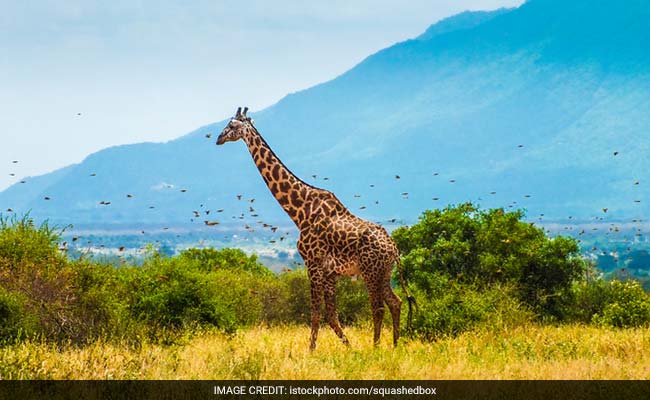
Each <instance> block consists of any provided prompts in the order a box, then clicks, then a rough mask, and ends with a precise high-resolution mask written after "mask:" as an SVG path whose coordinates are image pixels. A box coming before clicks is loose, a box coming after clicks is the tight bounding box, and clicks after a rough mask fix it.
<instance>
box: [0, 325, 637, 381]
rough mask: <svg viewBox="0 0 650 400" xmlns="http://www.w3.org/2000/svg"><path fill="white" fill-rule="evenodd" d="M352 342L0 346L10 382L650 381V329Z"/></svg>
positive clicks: (222, 339) (534, 328) (248, 339)
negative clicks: (315, 344) (347, 344)
mask: <svg viewBox="0 0 650 400" xmlns="http://www.w3.org/2000/svg"><path fill="white" fill-rule="evenodd" d="M347 335H348V337H349V338H350V342H351V343H352V346H351V347H350V348H346V347H345V346H344V345H343V344H341V343H340V342H339V341H338V339H337V338H336V337H335V335H334V334H333V333H332V332H331V331H330V330H329V329H325V327H323V329H322V330H321V334H320V337H319V342H318V348H317V349H316V351H314V352H313V353H310V352H309V350H308V339H309V329H308V328H307V327H306V326H304V327H303V326H284V327H255V328H249V329H245V330H241V331H240V332H238V333H237V334H235V335H232V336H227V335H224V334H220V333H215V332H206V333H202V334H198V335H195V336H193V337H190V338H188V339H185V340H183V341H182V342H181V343H180V344H175V345H159V344H152V343H142V344H140V345H138V346H132V345H127V344H124V345H119V344H109V343H103V342H101V341H98V342H95V343H93V344H90V345H87V346H83V347H72V346H70V347H64V348H57V347H56V346H54V345H50V344H45V343H39V342H23V343H19V344H14V345H8V346H4V347H1V348H0V378H1V379H642V380H646V379H650V328H648V327H646V328H636V329H627V330H618V329H604V328H597V327H592V326H581V325H568V326H558V327H555V326H541V325H527V326H520V327H516V328H512V329H505V330H498V331H491V330H485V329H483V330H480V331H476V332H468V333H465V334H462V335H460V336H458V337H456V338H449V339H442V340H439V341H437V342H433V343H427V342H421V341H419V340H409V339H405V340H404V341H403V342H402V343H401V344H400V346H399V347H398V348H397V349H393V348H392V346H391V344H390V332H389V331H388V330H385V331H384V333H383V338H382V343H381V345H380V346H379V347H377V348H374V347H373V346H372V344H371V331H370V328H358V327H351V328H348V329H347Z"/></svg>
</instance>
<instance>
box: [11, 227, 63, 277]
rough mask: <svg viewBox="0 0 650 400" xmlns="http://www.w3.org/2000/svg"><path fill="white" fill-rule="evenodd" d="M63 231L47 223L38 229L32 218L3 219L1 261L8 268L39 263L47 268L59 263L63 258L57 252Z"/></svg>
mask: <svg viewBox="0 0 650 400" xmlns="http://www.w3.org/2000/svg"><path fill="white" fill-rule="evenodd" d="M60 233H61V232H60V231H57V230H56V229H54V228H51V227H50V226H49V225H48V224H47V222H45V223H43V224H42V225H41V226H39V227H36V226H35V225H34V221H33V220H32V219H31V218H29V216H24V217H23V218H21V219H18V218H17V217H15V216H14V217H12V218H11V219H9V218H6V217H0V262H2V264H1V265H2V266H3V267H5V268H17V267H18V266H19V264H24V263H29V262H31V263H37V264H41V265H44V266H47V265H49V264H59V263H60V261H61V260H62V258H63V257H61V255H60V253H59V252H58V247H57V243H58V242H59V240H60V239H61V236H60Z"/></svg>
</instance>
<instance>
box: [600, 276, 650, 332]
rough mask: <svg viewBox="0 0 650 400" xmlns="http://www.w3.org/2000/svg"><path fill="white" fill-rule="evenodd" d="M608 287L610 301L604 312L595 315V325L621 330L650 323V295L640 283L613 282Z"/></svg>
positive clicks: (606, 304)
mask: <svg viewBox="0 0 650 400" xmlns="http://www.w3.org/2000/svg"><path fill="white" fill-rule="evenodd" d="M607 286H608V288H607V297H608V301H607V302H606V303H605V305H604V307H603V310H602V312H600V313H596V314H594V316H593V322H594V323H596V324H599V325H608V326H613V327H619V328H628V327H636V326H642V325H647V324H649V323H650V295H648V293H646V292H645V291H644V290H643V288H642V287H641V285H640V284H639V282H636V281H627V282H621V281H612V282H609V283H608V284H607Z"/></svg>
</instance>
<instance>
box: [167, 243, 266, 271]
mask: <svg viewBox="0 0 650 400" xmlns="http://www.w3.org/2000/svg"><path fill="white" fill-rule="evenodd" d="M178 258H179V259H180V260H181V261H183V262H189V263H197V265H198V268H199V269H200V270H201V271H205V272H210V271H216V270H218V269H230V270H235V271H246V272H250V273H252V274H255V275H264V276H273V272H272V271H271V270H270V269H268V268H267V267H265V266H264V265H262V264H261V263H260V262H259V261H257V256H256V255H252V256H247V255H246V253H244V252H243V251H242V250H239V249H222V250H216V249H212V248H208V249H187V250H184V251H182V252H181V254H180V255H179V256H178Z"/></svg>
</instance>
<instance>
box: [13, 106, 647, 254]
mask: <svg viewBox="0 0 650 400" xmlns="http://www.w3.org/2000/svg"><path fill="white" fill-rule="evenodd" d="M78 115H81V114H80V113H79V114H78ZM210 137H211V134H207V135H206V138H210ZM523 147H524V145H523V144H519V145H517V148H518V149H522V148H523ZM618 155H619V152H618V151H614V152H613V156H614V157H617V156H618ZM18 163H19V161H18V160H12V161H11V164H12V165H13V166H16V165H17V164H18ZM9 175H10V176H11V177H15V176H16V172H10V173H9ZM88 175H89V177H90V178H94V177H97V173H96V172H90V173H89V174H88ZM440 175H441V174H440V172H433V173H432V176H433V177H438V176H440ZM311 177H312V178H313V179H314V180H317V179H318V175H316V174H314V175H312V176H311ZM394 179H395V180H400V179H402V176H400V175H399V174H395V175H394ZM322 180H323V181H329V180H330V178H329V177H323V178H322ZM447 181H448V184H455V183H456V182H457V181H456V179H448V180H447ZM18 183H20V184H27V183H28V182H27V180H26V179H21V180H20V181H18ZM632 184H633V185H634V186H638V185H640V181H638V180H635V181H633V182H632ZM375 187H376V185H375V184H370V185H369V188H370V189H373V188H375ZM165 188H166V189H171V190H174V189H175V188H174V186H173V185H169V184H168V185H167V186H166V187H165ZM178 190H179V191H180V192H181V193H187V192H188V189H187V188H180V189H178ZM496 194H497V192H496V191H490V192H489V195H490V196H494V195H496ZM122 196H123V197H125V198H126V199H135V198H136V196H135V195H134V194H133V193H124V194H122ZM400 196H401V198H402V199H404V200H408V199H409V192H401V193H400ZM352 197H353V199H355V200H358V199H361V198H362V194H358V193H356V194H353V196H352ZM531 197H532V195H531V194H524V195H523V198H524V199H530V198H531ZM431 199H432V200H433V201H439V200H440V197H432V198H431ZM236 200H237V201H238V202H245V204H246V207H247V210H246V211H244V212H241V213H237V214H234V215H232V216H231V218H232V219H233V220H235V221H236V220H241V221H242V222H241V223H242V224H243V230H244V231H246V232H248V233H249V234H250V235H253V234H255V232H256V231H257V232H258V234H259V233H260V231H268V232H267V234H271V235H274V236H272V237H271V239H268V237H267V239H268V243H270V244H275V243H278V242H283V241H285V240H286V239H287V238H288V237H289V235H291V230H290V229H283V230H280V227H279V226H277V225H275V224H271V223H268V222H265V221H264V220H263V219H262V218H261V217H260V214H259V212H258V211H257V210H256V209H255V208H254V203H255V198H249V199H247V200H244V196H243V195H242V194H237V195H236ZM478 200H479V201H481V200H482V199H481V198H478ZM43 201H56V199H54V198H53V197H52V196H51V195H44V196H43ZM371 202H372V203H371V204H374V205H379V203H380V201H379V200H378V199H375V200H371ZM634 202H635V203H640V202H641V200H639V199H637V200H634ZM97 204H98V206H101V207H108V206H111V204H112V201H111V200H99V201H98V202H97ZM147 207H148V208H149V209H154V208H155V207H156V206H155V205H153V204H149V205H147ZM515 207H519V204H518V203H517V201H512V202H510V204H508V205H507V208H515ZM367 208H368V205H367V204H363V205H360V206H358V209H359V210H365V209H367ZM240 210H241V207H240ZM5 211H6V212H7V213H13V212H14V210H13V209H12V208H7V209H6V210H5ZM600 211H602V214H600V215H597V216H595V217H593V218H594V219H593V221H592V222H591V223H584V222H583V223H582V224H580V223H576V224H565V225H564V226H563V229H561V230H564V231H567V232H569V234H572V235H574V236H575V237H577V238H578V242H582V237H584V236H587V235H589V234H592V235H593V234H595V233H596V232H597V231H599V230H601V229H602V228H603V225H604V224H605V216H606V215H607V212H608V211H609V208H608V207H603V208H602V209H601V210H600ZM224 213H225V208H219V209H215V210H211V209H208V208H207V207H205V205H204V204H200V205H199V207H198V208H196V209H194V210H191V214H190V218H189V220H190V222H191V223H197V222H198V223H201V224H202V225H204V226H206V227H216V226H219V225H221V224H222V221H223V215H224ZM543 218H544V214H540V215H539V216H538V217H537V221H538V222H542V221H543ZM567 219H568V220H574V218H573V216H571V215H570V216H568V217H567ZM377 222H379V223H386V224H396V223H397V224H399V223H402V221H401V220H399V219H397V218H390V219H388V220H385V221H377ZM642 222H643V221H642V220H641V219H634V220H632V221H631V223H632V224H640V223H642ZM530 223H531V224H533V225H534V224H535V222H530ZM240 229H241V227H240ZM631 229H632V230H634V236H635V237H640V236H642V235H643V231H642V229H641V228H639V227H632V226H630V223H610V224H609V225H608V226H607V230H606V231H605V235H610V234H615V233H620V232H623V231H627V232H629V231H630V230H631ZM168 230H170V227H163V231H168ZM279 230H280V233H279V234H277V235H276V233H277V232H278V231H279ZM546 230H547V233H551V228H550V227H546ZM556 230H559V229H557V227H556ZM140 233H141V234H142V235H144V234H145V233H146V232H145V230H141V231H140ZM177 236H180V234H177ZM227 237H228V236H225V238H227ZM233 237H236V234H233ZM79 240H80V236H73V237H72V238H71V239H70V241H71V243H75V244H76V243H77V242H78V241H79ZM620 241H622V242H625V243H631V242H633V241H634V238H631V237H629V236H624V237H622V238H620ZM156 242H158V240H156ZM86 244H87V245H88V246H90V245H92V243H91V242H90V241H87V243H86ZM68 245H69V243H68V242H67V241H65V242H63V243H62V250H64V251H66V250H67V249H68ZM98 247H101V248H103V247H104V245H102V244H100V245H99V246H98ZM117 249H118V251H119V252H123V251H125V250H126V246H119V247H118V248H117ZM591 251H592V252H594V253H602V254H607V251H606V250H604V249H599V248H598V247H596V246H593V247H591ZM627 251H628V252H630V251H632V247H631V246H628V247H627ZM617 256H618V255H617Z"/></svg>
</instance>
